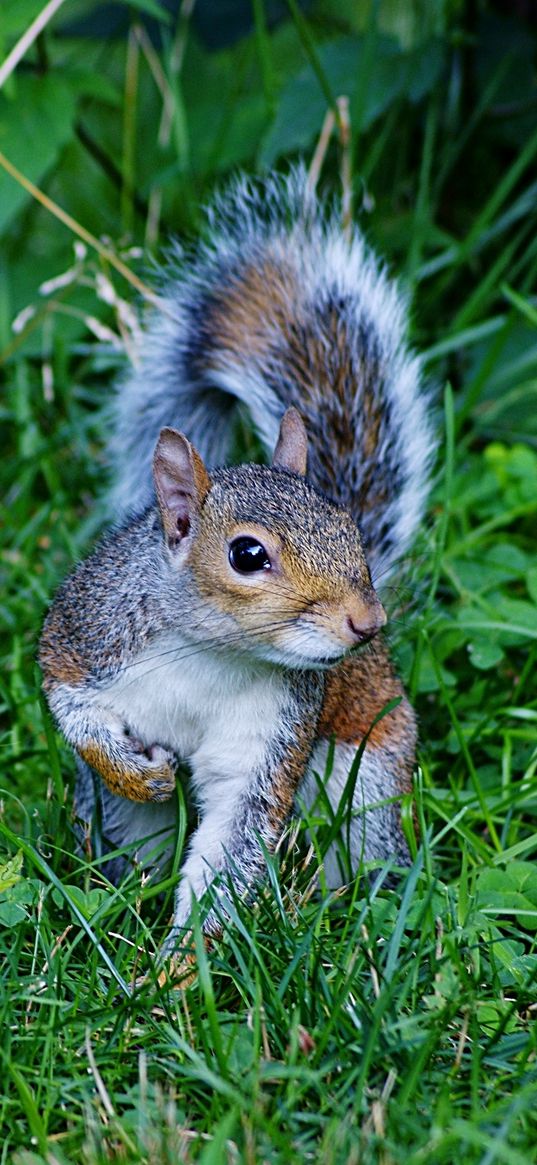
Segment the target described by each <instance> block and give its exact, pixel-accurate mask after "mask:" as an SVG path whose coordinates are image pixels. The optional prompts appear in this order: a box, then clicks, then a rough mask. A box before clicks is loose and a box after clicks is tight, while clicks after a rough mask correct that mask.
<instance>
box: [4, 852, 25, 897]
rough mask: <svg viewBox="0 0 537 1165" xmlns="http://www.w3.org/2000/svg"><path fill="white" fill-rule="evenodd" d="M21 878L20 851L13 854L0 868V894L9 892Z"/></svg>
mask: <svg viewBox="0 0 537 1165" xmlns="http://www.w3.org/2000/svg"><path fill="white" fill-rule="evenodd" d="M21 876H22V850H19V852H18V853H16V854H15V857H14V858H11V859H10V861H9V862H6V863H5V865H3V866H0V894H3V893H4V892H5V891H6V890H9V889H10V888H11V886H14V885H15V884H16V882H19V881H20V879H21Z"/></svg>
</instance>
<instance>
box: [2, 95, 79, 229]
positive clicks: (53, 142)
mask: <svg viewBox="0 0 537 1165" xmlns="http://www.w3.org/2000/svg"><path fill="white" fill-rule="evenodd" d="M75 108H76V95H75V92H74V90H73V88H72V87H71V86H70V85H68V84H67V83H66V81H65V80H64V78H62V77H60V76H59V75H58V74H57V73H56V74H54V75H53V74H50V73H49V74H47V75H46V76H44V77H34V76H30V75H27V74H21V76H20V77H19V76H18V77H17V85H16V96H15V98H14V100H13V101H8V99H7V98H6V97H5V95H4V94H2V93H0V150H1V151H2V153H3V154H5V155H6V157H7V158H8V160H9V161H10V162H12V163H13V165H14V166H16V167H17V169H19V170H21V172H22V173H23V174H24V175H25V177H26V178H30V179H31V181H32V182H34V183H36V184H39V182H40V181H41V179H42V178H43V176H44V175H45V174H46V172H47V170H49V169H50V168H51V167H52V166H53V165H54V163H55V162H56V160H57V158H58V155H59V152H60V150H61V148H62V146H64V145H65V144H66V142H67V141H68V140H69V138H70V136H71V129H72V123H73V118H74V115H75ZM29 197H30V196H29V195H28V194H27V192H26V190H24V189H23V187H22V186H19V184H18V183H17V182H16V181H15V179H14V178H12V177H11V176H10V175H8V174H6V172H5V171H4V170H3V169H0V231H2V232H3V231H5V228H6V226H7V224H8V223H9V221H10V220H11V219H12V218H13V216H14V215H15V214H16V213H17V211H18V210H20V208H21V207H22V206H23V205H24V203H25V202H26V201H27V200H28V198H29Z"/></svg>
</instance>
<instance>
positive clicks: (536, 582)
mask: <svg viewBox="0 0 537 1165" xmlns="http://www.w3.org/2000/svg"><path fill="white" fill-rule="evenodd" d="M526 586H527V588H528V594H530V595H531V597H532V599H533V601H534V603H537V566H531V567H530V569H529V570H528V572H527V574H526Z"/></svg>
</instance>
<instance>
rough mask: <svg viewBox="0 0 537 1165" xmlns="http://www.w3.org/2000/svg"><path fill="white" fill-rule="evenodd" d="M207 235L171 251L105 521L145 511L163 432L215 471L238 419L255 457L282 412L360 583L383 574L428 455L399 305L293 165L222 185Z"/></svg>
mask: <svg viewBox="0 0 537 1165" xmlns="http://www.w3.org/2000/svg"><path fill="white" fill-rule="evenodd" d="M208 224H209V241H207V242H205V243H201V244H198V245H197V247H196V249H195V250H193V251H191V252H184V253H183V252H182V251H181V250H180V248H179V247H175V248H174V249H173V253H172V255H171V257H170V262H169V263H168V264H167V267H166V280H165V283H164V286H163V289H162V310H159V311H157V312H156V313H155V315H154V317H153V320H152V323H151V325H150V327H149V330H148V332H147V333H146V335H145V337H144V341H143V352H142V353H141V354H140V365H139V367H138V368H137V369H136V370H135V371H134V372H133V373H131V375H130V376H129V377H127V378H126V380H125V381H124V382H123V383H122V385H121V386H120V390H119V392H118V394H117V397H116V400H115V404H114V412H115V417H114V423H113V430H114V433H115V436H114V439H113V444H112V447H111V459H112V462H113V465H114V472H115V486H114V488H113V491H112V497H111V505H112V509H113V516H114V518H115V519H116V520H117V519H118V517H119V518H120V519H121V518H123V517H124V516H125V515H126V514H127V513H129V512H132V511H133V510H139V509H141V508H142V507H143V506H145V505H146V504H147V503H148V502H150V501H151V500H152V498H153V486H152V479H151V460H152V454H153V450H154V446H155V442H156V439H157V436H158V433H159V431H160V429H161V428H162V427H163V426H173V427H174V428H177V429H179V430H181V431H182V432H184V433H185V434H186V435H187V437H188V438H189V439H190V440H191V441H192V442H193V444H194V445H195V446H196V447H197V449H198V450H199V452H200V454H201V455H202V457H203V458H204V460H205V461H206V462H207V463H208V465H209V466H210V465H217V464H221V463H223V462H225V461H226V460H227V459H228V457H229V451H230V445H231V444H232V441H233V435H234V431H235V424H236V422H237V420H238V419H239V417H240V415H241V412H243V410H244V408H246V410H247V411H248V413H249V415H250V417H251V420H252V422H253V425H254V426H255V429H256V431H257V433H258V435H259V438H260V440H261V442H262V444H263V447H264V448H265V450H267V452H268V451H270V450H271V449H272V448H273V447H274V444H275V441H276V438H277V435H278V428H279V423H280V420H281V417H282V414H283V412H284V411H285V409H286V408H288V407H289V406H290V405H293V406H295V407H296V408H297V409H298V411H299V412H300V414H301V415H302V417H303V419H304V422H305V425H306V429H307V432H308V437H309V461H308V479H309V480H310V481H311V482H312V484H313V485H314V486H315V487H317V488H318V489H319V490H321V491H322V492H323V493H324V494H325V495H327V496H328V497H329V498H331V499H332V500H333V501H335V502H336V503H338V504H340V505H341V506H343V507H345V509H346V510H347V511H348V512H349V513H350V515H351V516H352V517H353V518H354V520H355V521H356V522H357V523H358V525H359V527H360V530H361V533H362V538H363V543H364V546H365V550H366V554H367V558H368V562H369V566H370V569H371V571H372V574H373V578H375V576H377V577H378V575H379V574H380V573H382V574H383V576H384V577H385V575H386V573H387V572H389V570H390V569H391V568H392V567H393V565H394V563H395V561H396V560H397V559H398V558H399V557H400V556H401V555H402V554H404V553H405V552H406V551H407V550H408V548H409V546H410V544H411V542H412V539H413V537H414V535H415V533H416V531H417V528H418V526H419V523H420V520H421V517H422V513H423V507H424V503H425V499H426V493H427V479H428V467H429V462H430V455H431V451H432V449H433V438H432V433H431V428H430V424H429V420H428V415H427V414H428V405H427V397H426V394H425V393H424V392H423V389H422V385H421V379H422V377H421V366H420V361H419V359H418V358H417V357H416V356H415V355H414V354H412V353H411V352H410V351H409V348H408V346H407V341H406V332H407V308H406V301H405V298H404V296H403V295H402V294H401V292H400V291H399V290H398V289H397V287H396V286H395V285H394V283H393V281H391V280H390V281H389V280H388V278H387V276H386V275H385V273H384V271H383V269H382V268H381V267H380V266H379V264H378V262H377V260H376V259H375V257H374V256H373V255H372V253H371V251H370V250H369V249H368V247H367V246H366V244H365V242H364V240H363V238H362V235H361V234H360V232H359V231H358V230H357V229H355V230H354V231H353V233H352V235H351V236H350V237H347V236H346V235H344V234H343V232H342V229H341V226H340V222H339V219H338V217H337V216H336V213H335V211H333V210H331V209H328V210H326V209H325V208H324V207H323V206H321V203H320V201H319V199H318V198H317V197H316V196H314V195H313V194H312V193H311V192H310V190H309V189H308V185H307V178H306V173H305V170H304V169H303V168H302V167H298V168H296V169H294V170H293V171H292V172H291V174H290V175H289V176H288V177H287V178H280V177H271V178H270V179H268V180H267V181H264V182H254V181H250V180H248V179H245V178H241V179H240V180H238V181H236V182H235V184H234V185H232V186H231V187H230V188H229V189H228V190H227V192H225V193H224V195H223V196H221V197H220V198H218V199H217V200H216V201H215V203H214V204H213V206H212V207H211V208H209V210H208Z"/></svg>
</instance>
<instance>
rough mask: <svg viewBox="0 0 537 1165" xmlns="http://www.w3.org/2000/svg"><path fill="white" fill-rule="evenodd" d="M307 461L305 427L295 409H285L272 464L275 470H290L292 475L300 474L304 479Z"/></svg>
mask: <svg viewBox="0 0 537 1165" xmlns="http://www.w3.org/2000/svg"><path fill="white" fill-rule="evenodd" d="M307 460H308V435H307V433H306V426H305V424H304V421H303V420H302V417H301V416H300V413H299V412H297V410H296V409H294V408H290V409H287V411H286V412H285V413H284V414H283V417H282V420H281V424H280V434H279V437H278V440H277V442H276V448H275V450H274V456H273V458H272V464H273V466H274V467H275V468H276V469H291V470H292V471H293V473H300V474H301V475H302V477H304V474H305V473H306V465H307Z"/></svg>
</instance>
